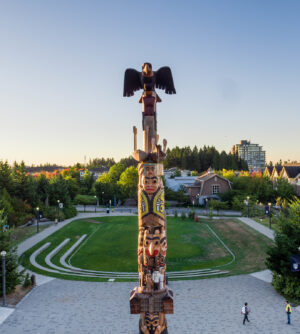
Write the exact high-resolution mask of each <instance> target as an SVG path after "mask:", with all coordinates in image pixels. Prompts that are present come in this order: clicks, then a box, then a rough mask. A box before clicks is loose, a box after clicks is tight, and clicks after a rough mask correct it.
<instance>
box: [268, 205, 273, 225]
mask: <svg viewBox="0 0 300 334" xmlns="http://www.w3.org/2000/svg"><path fill="white" fill-rule="evenodd" d="M268 206H269V228H271V224H272V214H271V206H272V203H268Z"/></svg>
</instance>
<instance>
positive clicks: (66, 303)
mask: <svg viewBox="0 0 300 334" xmlns="http://www.w3.org/2000/svg"><path fill="white" fill-rule="evenodd" d="M113 215H118V214H117V213H114V214H113ZM120 215H124V214H123V213H122V214H120ZM95 216H99V213H96V214H92V213H80V214H79V215H78V216H77V217H76V219H79V218H86V217H95ZM72 220H74V218H73V219H70V220H67V221H65V222H63V223H59V224H58V225H56V226H51V227H49V228H48V229H46V230H44V231H42V232H40V233H39V234H38V235H35V236H33V237H31V238H30V239H28V240H26V241H24V242H23V243H22V244H20V245H19V248H18V254H22V253H23V252H24V251H26V250H27V249H29V248H31V247H32V246H33V245H34V244H36V243H37V242H39V241H41V240H43V239H44V238H46V237H47V236H48V235H50V234H52V233H53V232H55V231H56V230H58V229H59V228H62V227H63V226H65V225H66V224H68V223H69V222H70V221H72ZM240 220H241V221H243V222H244V223H246V224H247V225H249V226H251V227H252V228H254V229H255V230H258V231H259V232H261V233H263V234H264V235H266V236H267V237H269V238H271V239H273V237H274V235H273V231H268V230H269V229H268V228H266V227H264V226H261V225H260V224H258V223H256V222H254V221H253V220H251V219H249V218H240ZM267 276H268V271H264V272H262V273H255V274H252V275H241V276H235V277H233V276H232V277H225V278H214V279H209V280H195V281H171V282H170V287H171V288H172V289H173V291H174V305H175V315H168V316H167V319H168V322H169V332H170V333H172V334H190V333H191V334H194V333H204V334H217V333H224V334H233V333H241V332H242V331H245V332H247V333H251V334H252V333H253V334H254V333H259V334H264V333H265V334H271V333H272V334H281V333H286V334H290V333H299V334H300V315H299V312H297V311H295V312H293V314H292V325H291V326H287V325H286V324H285V322H286V319H285V316H286V315H285V312H284V308H285V301H284V299H283V298H282V297H281V296H279V295H278V294H277V293H276V292H275V290H274V289H273V288H272V286H271V285H270V284H269V283H266V282H265V281H264V279H265V278H266V277H267ZM41 277H42V278H43V276H41ZM44 279H45V281H44V282H43V283H44V284H43V285H41V286H38V287H36V288H35V289H33V290H32V292H31V293H30V294H28V295H27V296H26V297H25V298H24V299H23V300H22V301H21V302H20V303H19V304H18V305H17V307H16V309H15V311H14V312H13V313H12V314H10V315H9V314H7V315H9V316H8V318H7V319H6V320H5V321H4V322H3V323H2V325H1V322H0V333H5V334H21V333H22V334H23V333H30V334H31V333H34V334H35V333H38V334H40V333H41V334H48V333H49V334H68V333H78V334H81V333H87V334H89V333H91V334H93V333H100V334H110V333H111V334H122V333H124V334H125V333H126V334H130V333H132V334H137V333H138V331H137V326H138V316H135V315H130V314H129V301H128V300H129V292H130V290H131V289H132V288H133V287H134V286H135V285H136V283H116V282H111V283H110V282H107V283H95V282H80V281H67V280H60V279H53V278H48V277H45V276H44ZM267 281H269V278H268V279H267ZM245 301H247V302H248V303H249V306H250V309H251V311H252V312H251V315H250V320H251V322H250V323H249V324H247V325H246V326H243V325H242V318H241V314H240V310H241V307H242V304H243V303H244V302H245ZM1 309H2V310H1ZM4 313H10V312H8V309H3V308H0V319H1V316H2V320H4V318H5V314H4Z"/></svg>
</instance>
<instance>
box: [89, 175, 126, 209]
mask: <svg viewBox="0 0 300 334" xmlns="http://www.w3.org/2000/svg"><path fill="white" fill-rule="evenodd" d="M95 192H96V195H97V197H98V198H99V200H100V203H102V204H107V203H108V202H109V200H112V199H113V197H114V196H117V195H118V194H119V192H120V191H119V187H118V185H117V184H116V183H115V182H112V180H111V178H110V177H109V175H108V174H107V173H103V174H102V175H101V176H100V177H99V178H98V179H97V181H96V183H95ZM118 198H120V197H119V196H118Z"/></svg>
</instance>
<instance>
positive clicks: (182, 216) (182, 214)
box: [180, 212, 186, 220]
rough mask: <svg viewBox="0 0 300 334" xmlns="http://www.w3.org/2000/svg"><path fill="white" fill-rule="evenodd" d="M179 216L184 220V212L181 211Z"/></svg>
mask: <svg viewBox="0 0 300 334" xmlns="http://www.w3.org/2000/svg"><path fill="white" fill-rule="evenodd" d="M180 217H181V219H182V220H185V218H186V214H185V212H181V216H180Z"/></svg>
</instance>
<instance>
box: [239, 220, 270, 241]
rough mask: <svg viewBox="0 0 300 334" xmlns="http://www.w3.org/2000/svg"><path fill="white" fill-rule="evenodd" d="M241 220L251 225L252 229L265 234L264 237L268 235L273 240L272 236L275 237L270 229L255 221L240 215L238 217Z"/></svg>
mask: <svg viewBox="0 0 300 334" xmlns="http://www.w3.org/2000/svg"><path fill="white" fill-rule="evenodd" d="M238 219H239V220H240V221H241V222H243V223H244V224H246V225H248V226H250V227H252V228H253V229H254V230H256V231H258V232H259V233H261V234H263V235H265V236H266V237H268V238H269V239H271V240H273V241H274V237H275V232H274V231H273V230H271V229H269V228H268V227H266V226H264V225H262V224H260V223H257V222H256V221H254V220H253V219H251V218H247V217H240V218H238Z"/></svg>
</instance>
